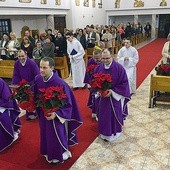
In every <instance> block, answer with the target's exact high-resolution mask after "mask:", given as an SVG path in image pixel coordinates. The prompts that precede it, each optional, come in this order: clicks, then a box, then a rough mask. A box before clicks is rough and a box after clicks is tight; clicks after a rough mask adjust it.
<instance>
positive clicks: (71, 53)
mask: <svg viewBox="0 0 170 170" xmlns="http://www.w3.org/2000/svg"><path fill="white" fill-rule="evenodd" d="M66 39H67V53H68V57H69V58H70V63H71V73H72V77H73V89H74V90H76V89H78V88H79V87H81V88H83V87H85V84H84V76H85V71H86V68H85V62H84V59H83V57H84V55H85V52H84V49H83V47H82V45H81V43H80V42H79V41H78V40H77V39H76V38H74V35H73V33H72V32H67V33H66Z"/></svg>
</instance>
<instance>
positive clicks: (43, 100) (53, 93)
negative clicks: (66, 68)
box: [36, 86, 67, 116]
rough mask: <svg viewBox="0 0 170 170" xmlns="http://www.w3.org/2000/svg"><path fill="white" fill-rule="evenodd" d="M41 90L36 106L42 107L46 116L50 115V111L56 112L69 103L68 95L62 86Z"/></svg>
mask: <svg viewBox="0 0 170 170" xmlns="http://www.w3.org/2000/svg"><path fill="white" fill-rule="evenodd" d="M39 91H40V94H39V95H38V97H37V100H36V106H37V107H41V108H42V110H43V112H44V116H49V115H48V113H52V112H56V111H57V110H58V109H60V108H63V107H64V106H65V105H66V104H67V96H66V94H65V92H64V89H63V87H61V86H51V87H48V88H41V89H39Z"/></svg>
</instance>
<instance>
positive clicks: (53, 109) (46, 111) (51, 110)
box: [42, 107, 59, 117]
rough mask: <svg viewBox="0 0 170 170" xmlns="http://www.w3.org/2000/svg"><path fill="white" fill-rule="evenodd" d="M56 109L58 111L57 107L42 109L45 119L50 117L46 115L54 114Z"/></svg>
mask: <svg viewBox="0 0 170 170" xmlns="http://www.w3.org/2000/svg"><path fill="white" fill-rule="evenodd" d="M58 109H59V108H58V107H54V108H51V109H47V108H44V107H42V110H43V112H44V116H45V117H48V116H50V115H49V114H48V113H52V112H56V111H57V110H58Z"/></svg>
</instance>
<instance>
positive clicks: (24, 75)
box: [12, 57, 40, 118]
mask: <svg viewBox="0 0 170 170" xmlns="http://www.w3.org/2000/svg"><path fill="white" fill-rule="evenodd" d="M38 74H40V71H39V68H38V66H37V64H36V63H35V61H33V60H31V59H30V58H28V57H27V60H26V63H25V65H24V66H23V65H22V64H21V62H20V61H19V60H17V61H16V62H15V65H14V72H13V77H12V84H19V82H20V81H21V80H22V79H25V80H26V81H27V82H28V83H29V84H30V85H31V84H32V83H33V81H34V78H35V76H36V75H38ZM31 115H33V116H37V113H34V112H28V111H26V118H28V117H29V116H31Z"/></svg>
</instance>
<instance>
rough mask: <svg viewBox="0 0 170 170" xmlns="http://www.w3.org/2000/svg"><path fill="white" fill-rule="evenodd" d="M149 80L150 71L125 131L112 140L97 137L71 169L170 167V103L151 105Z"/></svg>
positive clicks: (158, 169) (134, 100)
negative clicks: (107, 140)
mask: <svg viewBox="0 0 170 170" xmlns="http://www.w3.org/2000/svg"><path fill="white" fill-rule="evenodd" d="M151 73H155V72H154V71H152V72H151ZM66 81H67V82H68V83H69V84H70V83H71V80H70V79H67V80H66ZM149 83H150V75H149V76H148V77H147V78H146V79H145V81H144V82H143V83H142V85H141V86H140V87H139V88H138V89H137V94H136V95H135V96H133V97H132V100H131V101H130V102H129V116H128V118H127V120H126V121H125V126H124V129H123V133H122V135H121V136H120V137H119V138H118V139H117V140H116V141H115V142H114V143H112V144H110V143H107V142H104V141H103V140H102V139H100V138H99V137H97V138H96V139H95V141H94V142H93V143H92V144H91V145H90V146H89V147H88V149H87V150H86V151H85V152H84V153H83V154H82V156H81V157H80V158H79V159H78V160H77V161H76V163H75V164H74V165H73V166H72V167H71V168H70V170H169V169H170V104H168V103H166V104H165V103H159V104H157V107H156V108H148V104H149V102H148V101H149V99H148V96H149Z"/></svg>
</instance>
